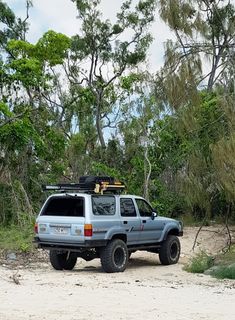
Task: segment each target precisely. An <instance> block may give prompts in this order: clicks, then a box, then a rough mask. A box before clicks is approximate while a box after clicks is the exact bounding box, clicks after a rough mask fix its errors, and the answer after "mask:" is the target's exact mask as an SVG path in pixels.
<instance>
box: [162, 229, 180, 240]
mask: <svg viewBox="0 0 235 320" xmlns="http://www.w3.org/2000/svg"><path fill="white" fill-rule="evenodd" d="M169 235H172V236H179V235H180V233H179V229H177V228H171V229H169V230H167V231H166V232H165V235H164V238H163V240H166V238H167V237H168V236H169Z"/></svg>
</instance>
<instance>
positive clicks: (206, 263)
mask: <svg viewBox="0 0 235 320" xmlns="http://www.w3.org/2000/svg"><path fill="white" fill-rule="evenodd" d="M213 265H214V258H213V257H212V256H210V255H208V254H207V253H206V252H204V251H201V252H199V253H198V254H197V255H195V256H194V257H192V258H191V260H190V261H189V263H188V264H187V265H186V266H185V267H184V270H186V271H188V272H192V273H204V271H206V270H207V269H209V268H211V267H212V266H213Z"/></svg>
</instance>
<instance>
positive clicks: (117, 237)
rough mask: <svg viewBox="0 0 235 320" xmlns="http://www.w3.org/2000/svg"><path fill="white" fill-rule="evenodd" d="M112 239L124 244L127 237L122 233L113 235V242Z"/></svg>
mask: <svg viewBox="0 0 235 320" xmlns="http://www.w3.org/2000/svg"><path fill="white" fill-rule="evenodd" d="M114 239H120V240H122V241H124V242H125V243H126V242H127V235H126V234H124V233H118V234H114V235H113V236H112V238H111V240H114Z"/></svg>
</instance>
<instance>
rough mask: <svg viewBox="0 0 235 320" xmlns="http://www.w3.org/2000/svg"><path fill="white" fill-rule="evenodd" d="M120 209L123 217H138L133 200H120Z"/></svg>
mask: <svg viewBox="0 0 235 320" xmlns="http://www.w3.org/2000/svg"><path fill="white" fill-rule="evenodd" d="M120 209H121V216H122V217H135V216H136V210H135V206H134V203H133V201H132V199H127V198H126V199H120Z"/></svg>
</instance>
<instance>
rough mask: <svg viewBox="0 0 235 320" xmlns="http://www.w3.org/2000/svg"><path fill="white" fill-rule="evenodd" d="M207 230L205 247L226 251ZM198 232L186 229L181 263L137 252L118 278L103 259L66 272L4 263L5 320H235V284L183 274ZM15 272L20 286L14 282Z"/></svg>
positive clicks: (0, 278) (0, 284) (0, 314)
mask: <svg viewBox="0 0 235 320" xmlns="http://www.w3.org/2000/svg"><path fill="white" fill-rule="evenodd" d="M206 229H207V231H203V232H202V233H201V236H200V238H199V241H198V242H199V244H200V247H202V244H204V247H205V248H206V249H207V250H208V251H210V252H211V251H212V252H215V250H218V249H220V248H222V247H223V246H224V245H225V241H226V239H225V238H224V237H223V236H222V234H221V233H214V231H217V229H216V228H208V227H207V228H206ZM218 230H219V229H218ZM220 230H221V228H220ZM195 232H196V229H195V228H187V229H186V234H185V236H184V237H183V238H182V241H181V242H182V257H181V259H180V263H179V264H177V265H172V266H161V265H160V264H159V260H158V257H157V255H156V254H151V253H145V252H136V253H135V254H133V255H132V257H131V259H130V262H129V265H128V267H127V269H126V271H125V272H123V273H115V274H106V273H104V272H103V271H102V269H101V267H100V262H99V260H98V259H96V260H93V261H91V262H89V263H88V262H85V261H83V260H81V261H78V263H77V265H76V267H75V269H74V270H73V271H66V272H59V271H55V270H53V269H52V268H51V266H50V265H49V263H38V262H36V261H35V262H34V263H31V264H29V265H28V266H27V267H22V266H18V267H14V268H13V269H12V268H9V266H7V265H2V266H0V320H28V319H33V320H44V319H45V320H57V319H58V320H82V319H84V320H85V319H86V320H87V319H89V320H93V319H94V320H95V319H102V320H108V319H110V320H112V319H113V320H119V319H123V320H125V319H130V320H132V319H133V320H134V319H135V320H142V319H143V320H148V319H149V320H150V319H151V320H152V319H153V320H154V319H159V320H161V319H162V320H172V319H174V320H200V319H204V320H235V281H233V280H216V279H213V278H211V277H210V276H206V275H195V274H190V273H187V272H185V271H183V270H182V267H183V263H185V261H186V260H188V257H189V255H190V254H191V252H190V249H191V247H192V244H193V240H194V235H195ZM197 247H199V246H197ZM16 273H17V275H18V276H19V275H20V277H19V281H20V284H19V285H16V284H15V283H14V281H13V280H12V277H13V275H14V274H16Z"/></svg>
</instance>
